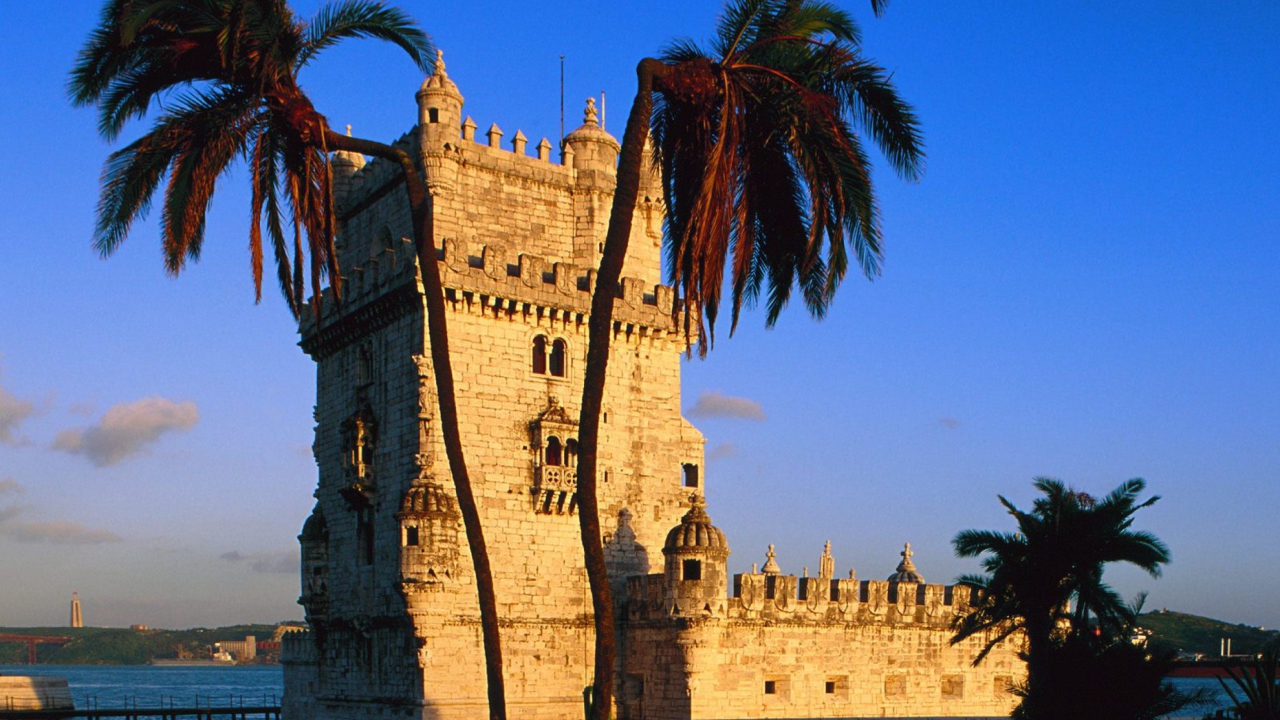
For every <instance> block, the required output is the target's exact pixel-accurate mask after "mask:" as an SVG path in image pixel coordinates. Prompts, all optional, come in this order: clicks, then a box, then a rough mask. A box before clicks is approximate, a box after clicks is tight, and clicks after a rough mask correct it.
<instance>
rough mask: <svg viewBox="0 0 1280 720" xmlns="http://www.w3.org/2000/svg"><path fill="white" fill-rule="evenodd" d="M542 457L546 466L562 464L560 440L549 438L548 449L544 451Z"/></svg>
mask: <svg viewBox="0 0 1280 720" xmlns="http://www.w3.org/2000/svg"><path fill="white" fill-rule="evenodd" d="M542 457H543V464H544V465H559V464H560V438H558V437H549V438H547V449H546V450H545V451H543V454H542Z"/></svg>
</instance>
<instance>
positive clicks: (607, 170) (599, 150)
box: [564, 98, 622, 188]
mask: <svg viewBox="0 0 1280 720" xmlns="http://www.w3.org/2000/svg"><path fill="white" fill-rule="evenodd" d="M621 149H622V146H621V145H619V144H618V141H617V140H616V139H615V138H614V137H613V136H612V135H610V134H609V133H607V132H605V130H604V128H602V127H600V117H599V114H598V113H597V112H596V99H595V98H587V107H586V110H584V111H583V113H582V127H580V128H578V129H577V130H574V131H573V132H571V133H569V134H568V135H567V136H565V139H564V155H565V157H564V163H565V164H566V165H569V164H570V163H572V166H573V169H574V170H577V171H578V177H579V179H580V182H581V181H583V180H585V181H589V182H592V183H594V184H598V185H601V186H608V187H610V188H612V186H613V184H614V183H615V182H617V177H618V151H619V150H621ZM591 171H594V172H591Z"/></svg>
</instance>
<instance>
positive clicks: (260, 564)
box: [218, 550, 300, 575]
mask: <svg viewBox="0 0 1280 720" xmlns="http://www.w3.org/2000/svg"><path fill="white" fill-rule="evenodd" d="M218 558H219V559H221V560H226V561H227V562H229V563H244V564H245V565H248V566H249V569H250V570H253V571H254V572H256V573H267V574H286V575H289V574H297V573H298V563H299V562H300V561H299V559H298V551H297V550H282V551H280V552H273V553H242V552H240V551H238V550H232V551H231V552H225V553H222V554H221V555H219V556H218Z"/></svg>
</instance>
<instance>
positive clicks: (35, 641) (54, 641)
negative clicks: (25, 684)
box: [0, 635, 75, 665]
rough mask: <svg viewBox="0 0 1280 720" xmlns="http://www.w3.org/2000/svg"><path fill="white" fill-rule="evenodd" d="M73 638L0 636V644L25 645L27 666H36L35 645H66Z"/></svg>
mask: <svg viewBox="0 0 1280 720" xmlns="http://www.w3.org/2000/svg"><path fill="white" fill-rule="evenodd" d="M74 639H75V638H69V637H57V636H53V635H0V642H16V643H26V644H27V664H28V665H35V664H36V645H39V644H40V643H44V644H45V645H66V644H67V643H69V642H71V641H72V640H74Z"/></svg>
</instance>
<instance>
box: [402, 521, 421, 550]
mask: <svg viewBox="0 0 1280 720" xmlns="http://www.w3.org/2000/svg"><path fill="white" fill-rule="evenodd" d="M404 544H405V545H406V546H407V547H416V546H417V544H418V528H417V526H415V525H410V526H409V527H407V528H405V529H404Z"/></svg>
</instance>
